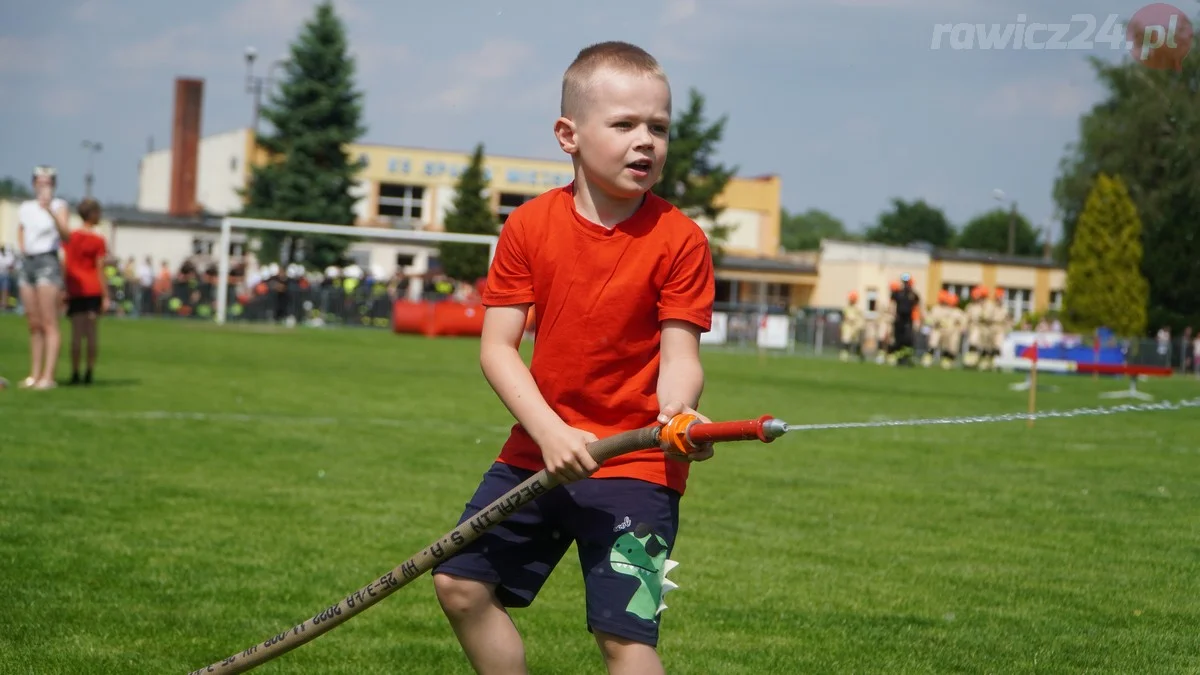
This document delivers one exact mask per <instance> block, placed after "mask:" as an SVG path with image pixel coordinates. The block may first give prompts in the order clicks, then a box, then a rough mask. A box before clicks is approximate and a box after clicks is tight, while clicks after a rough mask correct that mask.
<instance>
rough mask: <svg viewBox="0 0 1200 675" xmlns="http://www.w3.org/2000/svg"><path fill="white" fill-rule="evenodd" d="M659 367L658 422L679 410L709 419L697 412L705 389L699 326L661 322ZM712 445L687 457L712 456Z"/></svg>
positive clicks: (694, 459)
mask: <svg viewBox="0 0 1200 675" xmlns="http://www.w3.org/2000/svg"><path fill="white" fill-rule="evenodd" d="M660 352H661V356H660V360H659V368H658V405H659V415H658V421H659V422H660V423H662V424H666V423H667V422H669V421H670V420H671V418H672V417H674V416H675V415H678V414H679V413H691V414H693V415H695V416H696V417H698V418H699V419H700V420H701V421H702V422H711V421H712V420H710V419H708V418H707V417H705V416H704V415H701V414H700V413H699V412H696V408H697V406H699V405H700V394H701V393H703V391H704V368H703V366H701V365H700V327H699V326H696V325H695V324H692V323H689V322H687V321H680V320H677V319H668V320H666V321H664V322H663V327H662V342H661V344H660ZM712 455H713V449H712V445H707V446H705V447H702V448H700V449H699V450H698V451H697V452H694V453H692V454H690V455H688V459H689V460H693V461H703V460H706V459H708V458H709V457H712Z"/></svg>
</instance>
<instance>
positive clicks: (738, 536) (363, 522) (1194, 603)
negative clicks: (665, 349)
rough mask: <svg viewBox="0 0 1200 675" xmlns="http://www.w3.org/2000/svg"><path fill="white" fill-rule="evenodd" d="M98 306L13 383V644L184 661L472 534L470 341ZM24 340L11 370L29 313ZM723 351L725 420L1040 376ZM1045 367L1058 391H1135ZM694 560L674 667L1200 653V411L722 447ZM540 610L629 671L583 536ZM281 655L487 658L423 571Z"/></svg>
mask: <svg viewBox="0 0 1200 675" xmlns="http://www.w3.org/2000/svg"><path fill="white" fill-rule="evenodd" d="M101 330H102V340H103V346H102V350H103V353H102V360H103V361H102V365H101V367H100V368H99V370H98V375H97V376H98V382H97V383H96V385H94V386H92V387H91V388H67V387H60V388H59V389H57V390H54V391H48V392H26V391H17V390H11V389H10V390H7V391H0V597H3V598H4V608H3V609H2V610H0V672H3V673H39V674H41V673H172V672H176V673H185V672H187V671H189V670H192V669H195V668H199V667H201V666H205V665H208V664H209V663H212V662H214V661H218V660H220V659H222V658H224V657H225V656H228V655H229V654H232V653H234V652H240V651H241V650H242V649H244V648H246V647H249V646H250V645H252V644H254V643H261V642H262V641H263V640H264V639H266V638H268V637H270V636H272V635H274V634H275V633H277V632H279V631H281V630H283V629H285V628H288V627H291V626H293V625H294V624H296V623H299V622H300V621H302V620H304V619H305V618H308V617H311V616H312V615H313V614H314V613H316V612H318V611H320V610H321V609H323V608H325V607H327V606H328V605H329V604H331V603H332V602H334V601H336V600H338V599H340V598H342V597H343V596H344V595H345V594H346V593H348V592H350V591H353V590H356V589H358V588H360V587H361V586H363V585H364V584H366V583H367V582H369V581H370V580H371V579H372V578H374V577H377V576H378V575H380V574H381V573H383V572H386V571H388V570H391V569H392V568H393V567H394V566H396V565H397V564H399V563H400V562H403V561H404V560H405V559H406V558H408V557H409V556H410V555H412V554H414V553H416V552H417V551H418V550H420V549H421V548H422V547H424V546H425V545H426V544H428V543H429V542H431V541H432V540H434V539H436V538H437V537H440V536H441V535H442V534H444V533H445V532H446V531H447V530H449V529H450V528H451V527H452V526H453V525H454V522H455V519H456V518H457V516H458V514H459V513H460V511H461V509H462V506H463V503H464V502H465V500H466V499H467V497H468V496H469V495H470V492H471V490H472V489H473V488H474V486H475V484H476V482H477V481H478V479H479V477H480V475H481V474H482V472H483V471H484V470H485V469H486V468H487V466H488V464H489V463H490V462H491V460H492V459H493V457H494V455H495V453H496V452H497V450H498V447H499V444H500V443H501V442H502V441H503V439H504V438H505V435H506V433H507V429H508V426H509V424H510V423H511V420H510V418H509V415H508V413H507V411H506V410H505V409H504V407H503V406H502V405H501V404H500V402H499V401H498V400H497V399H496V398H495V396H494V394H493V393H492V392H491V390H490V389H489V388H488V386H487V383H486V382H485V381H484V379H483V377H482V375H481V374H480V371H479V367H478V357H477V343H476V342H475V341H473V340H427V339H424V338H418V337H398V336H396V335H392V334H390V333H387V332H383V331H376V330H314V329H293V330H286V329H281V328H273V327H262V326H260V327H243V328H218V327H215V326H213V325H209V324H200V323H170V322H161V321H142V322H134V321H107V322H105V323H104V324H103V325H102V327H101ZM0 336H2V337H0V374H2V375H4V376H5V377H7V378H8V379H9V380H11V381H14V382H15V381H16V380H19V379H20V378H21V377H23V376H24V375H25V372H26V369H27V367H28V362H27V358H28V356H27V352H26V339H25V334H24V325H23V323H22V322H21V320H20V319H18V318H16V317H0ZM65 356H66V355H65V351H64V357H65ZM704 359H705V365H706V368H707V373H708V386H707V390H706V392H705V396H704V401H703V406H702V408H703V410H704V411H705V412H706V413H707V414H708V415H709V416H711V417H713V418H714V419H735V418H745V417H757V416H759V415H762V414H765V413H770V414H773V415H776V416H778V417H781V418H783V419H785V420H787V421H789V422H791V423H794V424H803V423H823V422H840V421H851V422H859V421H870V420H878V419H885V418H886V419H905V418H918V417H933V416H942V415H949V416H962V415H981V414H995V413H1006V412H1021V411H1024V409H1025V406H1026V398H1025V394H1023V393H1019V392H1012V391H1009V389H1008V388H1007V385H1008V384H1010V383H1012V382H1014V381H1016V380H1018V379H1020V378H1019V376H1015V375H1002V374H978V373H965V372H942V371H938V370H933V371H925V370H920V369H918V370H905V369H900V370H897V369H890V368H883V367H879V366H876V365H874V364H856V363H854V364H842V363H838V362H834V361H828V360H818V359H811V358H798V357H776V358H766V359H760V358H759V357H757V356H755V355H752V354H730V353H720V352H711V351H709V352H706V353H705V357H704ZM66 373H67V364H66V359H65V358H64V360H63V362H62V364H61V365H60V370H59V375H60V379H62V377H63V375H64V374H66ZM1045 379H1046V380H1048V381H1049V382H1051V383H1053V384H1055V385H1058V386H1059V387H1060V390H1059V391H1058V392H1056V393H1049V392H1043V393H1042V394H1041V395H1040V396H1039V402H1040V407H1041V408H1042V409H1057V410H1066V409H1072V408H1078V407H1094V406H1099V405H1116V404H1119V403H1121V402H1112V401H1105V400H1102V399H1100V398H1098V394H1099V393H1100V392H1102V391H1109V390H1113V389H1119V388H1121V387H1122V386H1123V385H1122V384H1121V383H1120V382H1118V381H1112V380H1099V381H1094V380H1092V379H1090V378H1078V377H1077V378H1067V377H1057V378H1049V377H1048V378H1045ZM1140 386H1141V388H1142V389H1143V390H1145V391H1148V392H1151V393H1153V394H1155V395H1156V396H1157V397H1158V398H1159V400H1170V401H1179V400H1183V399H1194V398H1196V397H1198V396H1200V383H1198V382H1196V381H1195V380H1192V379H1182V378H1172V379H1168V380H1163V381H1154V382H1147V383H1142V384H1141V385H1140ZM672 558H673V559H675V560H677V561H679V562H680V563H681V565H680V567H679V568H678V569H676V570H675V571H674V572H672V574H671V578H672V579H673V580H674V581H675V582H677V583H678V584H679V586H680V588H679V590H677V591H674V592H672V593H670V594H669V595H668V596H667V603H668V604H669V605H670V608H669V609H668V610H666V611H665V612H664V614H663V626H664V628H663V640H662V644H661V653H662V655H663V659H664V662H665V664H666V666H667V670H668V672H671V673H697V674H699V673H755V674H761V673H802V672H805V673H807V672H812V673H927V672H928V673H1195V672H1198V671H1200V409H1197V408H1192V409H1187V410H1176V411H1158V412H1129V413H1123V414H1119V415H1111V416H1087V417H1079V418H1071V419H1047V420H1039V421H1038V422H1037V423H1036V425H1035V426H1034V428H1032V429H1029V428H1027V426H1026V424H1025V422H1004V423H993V424H972V425H962V426H918V427H893V428H881V429H848V430H827V431H809V432H803V433H794V434H792V435H789V436H788V437H785V438H783V439H781V440H779V441H776V442H775V443H773V444H771V445H763V444H751V443H742V444H730V445H726V446H722V447H721V448H719V449H718V453H717V456H716V457H715V458H714V459H713V460H711V461H709V462H707V463H705V464H700V465H697V466H696V467H695V468H694V470H693V473H692V479H691V483H690V485H689V491H688V494H687V495H686V496H685V498H684V500H683V516H682V522H681V532H680V539H679V542H678V545H677V547H676V549H675V551H674V552H673V554H672ZM515 620H516V622H517V624H518V626H519V628H520V629H521V630H522V632H523V634H524V635H525V637H526V645H527V650H528V655H529V661H530V666H531V670H532V672H535V673H545V674H551V673H600V672H603V666H602V665H601V662H600V660H599V656H598V653H597V651H596V648H595V646H594V643H593V642H592V640H591V638H590V636H589V635H588V633H587V632H586V630H585V626H584V621H583V606H582V589H581V582H580V576H579V570H578V565H577V563H576V562H575V559H574V557H573V554H568V557H567V558H566V559H565V560H564V564H563V565H562V566H560V568H559V569H558V570H557V571H556V573H555V574H554V576H552V578H551V580H550V582H549V584H548V585H547V588H546V589H545V590H544V592H543V595H542V596H541V597H539V599H538V601H537V602H536V603H535V604H534V606H533V607H532V608H530V609H527V610H522V611H519V612H517V613H516V614H515ZM258 672H271V673H347V674H350V673H354V674H361V673H410V672H411V673H468V672H470V671H469V668H468V667H467V663H466V660H465V658H464V657H463V656H462V654H461V652H460V651H459V649H458V647H457V643H456V642H455V640H454V637H453V634H452V632H451V630H450V628H449V626H448V625H447V624H446V622H445V620H444V618H443V617H442V615H441V613H440V611H439V609H438V605H437V601H436V599H435V598H434V595H433V589H432V584H431V581H430V578H429V577H428V576H427V575H426V576H424V577H422V578H420V579H418V580H416V581H415V582H414V583H412V584H411V585H409V586H408V587H406V588H403V589H401V590H400V591H398V592H397V593H395V594H394V595H392V596H391V597H390V598H388V599H387V600H385V601H384V602H382V603H381V604H379V605H378V606H376V607H374V608H372V609H370V610H369V611H367V612H366V613H364V614H362V615H360V616H358V617H357V618H355V619H353V620H351V621H350V622H348V623H346V624H345V625H343V626H341V627H340V628H337V629H335V630H334V631H333V632H331V633H329V634H327V635H325V636H323V637H321V638H319V639H318V640H316V641H314V642H312V643H310V644H308V645H305V646H303V647H300V648H299V649H298V650H296V651H293V652H291V653H289V654H287V655H284V656H283V657H281V658H280V659H278V660H276V661H273V662H271V663H270V664H267V665H266V666H263V667H262V668H261V669H260V671H258Z"/></svg>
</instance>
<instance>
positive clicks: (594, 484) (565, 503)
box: [433, 462, 679, 646]
mask: <svg viewBox="0 0 1200 675" xmlns="http://www.w3.org/2000/svg"><path fill="white" fill-rule="evenodd" d="M533 474H534V472H533V471H528V470H525V469H519V468H517V467H513V466H509V465H507V464H502V463H500V462H496V463H495V464H493V465H492V467H491V468H490V469H489V470H488V472H487V473H486V474H484V477H483V481H482V482H480V484H479V488H478V489H477V490H476V492H475V496H473V497H472V498H471V501H470V502H468V503H467V508H466V510H465V511H463V515H462V517H461V518H460V519H459V521H458V522H459V523H462V522H463V521H465V520H466V519H467V518H469V517H470V516H473V515H475V514H476V513H478V512H479V511H480V510H481V509H482V508H484V507H485V506H487V505H488V504H490V503H491V502H492V501H494V500H495V499H497V498H498V497H500V496H501V495H503V494H504V493H506V492H508V491H509V490H511V489H512V488H513V487H515V486H517V485H519V484H520V483H521V482H522V481H524V480H525V479H526V478H529V477H530V476H532V475H533ZM678 529H679V493H678V492H676V491H674V490H672V489H670V488H667V487H664V486H661V485H655V484H654V483H648V482H646V481H641V480H635V479H631V478H603V479H601V478H585V479H583V480H581V481H576V482H574V483H569V484H567V485H560V486H558V487H555V488H554V489H552V490H550V491H549V492H547V493H546V494H544V495H542V496H541V497H538V498H537V499H536V500H535V501H534V502H533V503H531V504H528V505H526V506H524V507H523V508H521V509H520V510H518V511H516V512H515V513H513V514H512V515H511V516H510V517H509V518H508V519H507V520H505V521H504V522H502V523H500V524H498V525H496V526H494V527H492V528H491V529H489V530H488V531H487V532H484V533H483V534H482V535H480V537H479V538H478V539H476V540H475V541H473V542H471V543H470V544H469V545H468V546H467V547H466V548H464V549H463V551H462V552H461V553H459V554H458V555H456V556H454V557H453V558H451V559H449V560H447V561H446V562H444V563H442V564H441V565H438V566H437V567H435V568H434V569H433V573H434V574H451V575H454V576H457V577H464V578H467V579H474V580H477V581H482V582H485V583H491V584H496V597H497V598H498V599H499V600H500V603H501V604H502V605H504V606H505V607H528V606H529V605H530V604H531V603H532V602H533V599H534V598H535V597H536V596H537V594H538V591H539V590H540V589H541V588H542V584H544V583H545V582H546V579H547V577H549V576H550V572H551V571H552V570H553V569H554V566H555V565H557V564H558V561H559V560H561V559H562V556H563V554H564V553H566V552H567V549H568V548H570V546H571V544H572V543H575V544H576V546H577V548H578V551H579V563H580V566H581V567H582V569H583V582H584V588H585V591H586V594H587V626H588V630H598V631H602V632H604V633H609V634H611V635H616V636H618V637H622V638H625V639H628V640H633V641H635V642H641V643H645V644H649V645H652V646H657V644H658V627H659V618H660V615H659V612H660V609H659V606H660V603H661V601H662V588H663V579H664V577H665V574H666V562H667V558H668V556H669V555H670V552H671V549H672V548H673V547H674V545H675V533H676V532H677V531H678Z"/></svg>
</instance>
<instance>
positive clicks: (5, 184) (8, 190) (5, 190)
mask: <svg viewBox="0 0 1200 675" xmlns="http://www.w3.org/2000/svg"><path fill="white" fill-rule="evenodd" d="M0 199H33V190H31V189H30V188H29V183H28V182H27V181H19V180H17V179H15V178H13V177H12V176H8V177H6V178H4V179H3V180H0Z"/></svg>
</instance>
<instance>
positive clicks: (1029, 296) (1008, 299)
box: [1004, 288, 1033, 321]
mask: <svg viewBox="0 0 1200 675" xmlns="http://www.w3.org/2000/svg"><path fill="white" fill-rule="evenodd" d="M1004 308H1005V309H1007V310H1008V313H1009V315H1010V316H1011V317H1012V318H1013V320H1014V321H1020V320H1021V317H1022V316H1024V315H1025V313H1026V312H1032V311H1033V291H1032V290H1031V289H1028V288H1006V289H1004Z"/></svg>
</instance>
